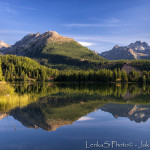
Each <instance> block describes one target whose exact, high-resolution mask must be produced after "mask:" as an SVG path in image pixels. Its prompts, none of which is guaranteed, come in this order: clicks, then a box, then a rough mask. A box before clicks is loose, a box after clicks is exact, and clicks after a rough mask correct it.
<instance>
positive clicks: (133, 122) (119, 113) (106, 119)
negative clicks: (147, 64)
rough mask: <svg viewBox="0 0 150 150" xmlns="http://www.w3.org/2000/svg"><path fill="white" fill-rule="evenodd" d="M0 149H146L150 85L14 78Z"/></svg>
mask: <svg viewBox="0 0 150 150" xmlns="http://www.w3.org/2000/svg"><path fill="white" fill-rule="evenodd" d="M10 86H11V87H13V89H14V92H13V93H12V94H1V95H0V150H84V149H89V150H98V149H103V150H104V149H124V150H128V149H129V150H136V149H149V147H150V145H149V144H150V119H149V118H150V86H148V85H145V84H144V85H137V84H125V85H120V84H112V85H110V84H109V85H107V84H105V85H104V84H74V85H70V84H53V83H35V84H28V83H12V84H11V85H10Z"/></svg>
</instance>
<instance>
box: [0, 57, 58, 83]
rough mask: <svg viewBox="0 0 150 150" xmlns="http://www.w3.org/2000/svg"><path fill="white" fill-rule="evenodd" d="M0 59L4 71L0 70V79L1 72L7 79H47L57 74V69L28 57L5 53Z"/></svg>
mask: <svg viewBox="0 0 150 150" xmlns="http://www.w3.org/2000/svg"><path fill="white" fill-rule="evenodd" d="M0 61H1V65H0V66H1V68H2V71H1V70H0V80H1V74H3V76H4V78H5V80H6V81H16V80H21V81H27V80H37V81H46V80H48V79H50V78H53V77H54V76H55V75H56V74H57V70H55V69H50V68H47V67H45V66H42V65H40V64H39V63H37V62H36V61H34V60H32V59H30V58H27V57H21V56H15V55H5V56H0ZM1 72H2V73H1Z"/></svg>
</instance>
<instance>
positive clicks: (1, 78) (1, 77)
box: [0, 60, 4, 81]
mask: <svg viewBox="0 0 150 150" xmlns="http://www.w3.org/2000/svg"><path fill="white" fill-rule="evenodd" d="M3 80H4V77H3V72H2V67H1V60H0V81H3Z"/></svg>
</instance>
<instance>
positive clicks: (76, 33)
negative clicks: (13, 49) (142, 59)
mask: <svg viewBox="0 0 150 150" xmlns="http://www.w3.org/2000/svg"><path fill="white" fill-rule="evenodd" d="M45 31H57V32H58V33H59V34H61V35H63V36H67V37H71V38H74V39H75V40H76V41H78V42H81V43H82V44H83V45H85V46H88V47H89V48H90V49H92V50H96V51H98V52H102V51H106V50H109V49H111V48H112V47H113V46H115V45H117V44H118V45H122V46H124V45H128V44H130V43H131V42H135V41H137V40H141V41H145V42H148V43H149V44H150V0H0V40H3V41H4V42H6V43H8V44H14V43H15V42H16V41H17V40H20V39H21V38H22V37H23V36H25V35H26V34H28V33H37V32H40V33H43V32H45Z"/></svg>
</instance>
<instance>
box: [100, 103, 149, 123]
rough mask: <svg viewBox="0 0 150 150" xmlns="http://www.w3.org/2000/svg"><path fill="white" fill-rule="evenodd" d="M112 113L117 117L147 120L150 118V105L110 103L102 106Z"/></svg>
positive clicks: (138, 120) (139, 120)
mask: <svg viewBox="0 0 150 150" xmlns="http://www.w3.org/2000/svg"><path fill="white" fill-rule="evenodd" d="M100 109H101V110H102V111H105V112H109V113H111V114H112V115H113V116H114V117H115V118H118V117H127V118H129V119H130V120H131V121H135V122H137V123H140V122H145V121H147V120H148V119H149V118H150V105H132V104H115V103H109V104H106V105H104V106H102V107H101V108H100Z"/></svg>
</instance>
